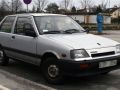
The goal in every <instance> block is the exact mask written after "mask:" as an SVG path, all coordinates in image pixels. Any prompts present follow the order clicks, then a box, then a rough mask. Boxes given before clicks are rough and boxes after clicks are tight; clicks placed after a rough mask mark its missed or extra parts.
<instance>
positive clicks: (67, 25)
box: [35, 16, 84, 34]
mask: <svg viewBox="0 0 120 90" xmlns="http://www.w3.org/2000/svg"><path fill="white" fill-rule="evenodd" d="M35 21H36V24H37V27H38V30H39V31H40V32H41V33H42V34H58V33H81V32H84V29H83V28H82V27H81V26H80V25H79V24H77V23H76V22H75V21H74V20H73V19H71V18H70V17H67V16H41V17H40V16H39V17H38V16H37V17H35Z"/></svg>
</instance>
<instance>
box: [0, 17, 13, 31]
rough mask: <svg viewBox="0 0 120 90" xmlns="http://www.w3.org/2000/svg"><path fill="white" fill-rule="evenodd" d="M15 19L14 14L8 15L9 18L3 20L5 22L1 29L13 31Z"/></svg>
mask: <svg viewBox="0 0 120 90" xmlns="http://www.w3.org/2000/svg"><path fill="white" fill-rule="evenodd" d="M14 20H15V17H14V16H9V17H7V18H6V19H5V20H4V21H3V23H2V24H1V27H0V31H1V32H7V33H11V30H12V26H13V23H14Z"/></svg>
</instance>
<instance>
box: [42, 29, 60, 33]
mask: <svg viewBox="0 0 120 90" xmlns="http://www.w3.org/2000/svg"><path fill="white" fill-rule="evenodd" d="M58 33H61V32H60V31H55V30H54V31H47V32H44V34H58Z"/></svg>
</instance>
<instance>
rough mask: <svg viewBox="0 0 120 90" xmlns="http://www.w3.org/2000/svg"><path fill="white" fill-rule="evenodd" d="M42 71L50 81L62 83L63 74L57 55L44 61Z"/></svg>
mask: <svg viewBox="0 0 120 90" xmlns="http://www.w3.org/2000/svg"><path fill="white" fill-rule="evenodd" d="M42 73H43V76H44V78H45V79H46V80H47V82H48V83H51V84H61V83H62V81H63V75H62V72H61V69H60V66H59V64H58V62H57V59H56V58H55V57H49V58H46V60H45V61H44V62H43V63H42Z"/></svg>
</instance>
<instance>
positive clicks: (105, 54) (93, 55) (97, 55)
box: [91, 51, 115, 57]
mask: <svg viewBox="0 0 120 90" xmlns="http://www.w3.org/2000/svg"><path fill="white" fill-rule="evenodd" d="M114 54H115V52H114V51H112V52H104V53H97V54H91V56H92V57H101V56H108V55H114Z"/></svg>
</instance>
